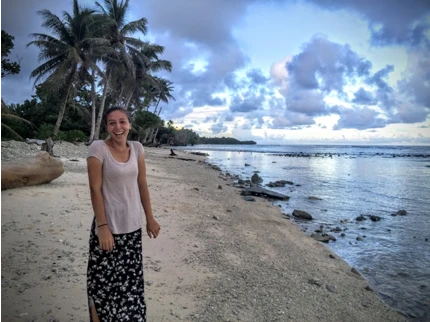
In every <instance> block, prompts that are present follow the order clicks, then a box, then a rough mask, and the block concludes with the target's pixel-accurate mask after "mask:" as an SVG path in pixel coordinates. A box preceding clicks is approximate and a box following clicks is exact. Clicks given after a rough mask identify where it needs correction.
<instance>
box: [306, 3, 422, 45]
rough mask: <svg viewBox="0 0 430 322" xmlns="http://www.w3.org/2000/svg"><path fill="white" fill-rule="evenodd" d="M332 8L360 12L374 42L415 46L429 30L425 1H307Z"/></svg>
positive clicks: (375, 43) (376, 43)
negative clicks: (367, 22) (366, 21)
mask: <svg viewBox="0 0 430 322" xmlns="http://www.w3.org/2000/svg"><path fill="white" fill-rule="evenodd" d="M310 2H313V3H315V4H317V5H319V6H321V7H323V8H328V9H331V10H340V9H350V10H354V11H356V12H358V13H360V14H362V15H363V16H364V17H365V18H367V20H368V21H369V30H370V32H371V42H372V43H373V44H374V45H381V46H385V45H391V44H408V45H411V46H415V45H418V44H420V43H422V42H425V41H426V35H425V33H426V32H427V31H428V30H429V29H430V24H429V20H428V16H429V10H430V2H429V1H428V0H415V1H413V3H411V2H409V1H401V0H400V1H392V0H380V1H356V0H345V1H331V0H310Z"/></svg>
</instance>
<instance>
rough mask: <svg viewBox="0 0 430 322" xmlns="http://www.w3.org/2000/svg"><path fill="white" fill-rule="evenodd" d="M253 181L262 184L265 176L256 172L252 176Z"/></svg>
mask: <svg viewBox="0 0 430 322" xmlns="http://www.w3.org/2000/svg"><path fill="white" fill-rule="evenodd" d="M251 182H252V183H255V184H260V183H262V182H263V178H261V177H260V176H259V175H258V174H257V173H254V174H253V175H252V177H251Z"/></svg>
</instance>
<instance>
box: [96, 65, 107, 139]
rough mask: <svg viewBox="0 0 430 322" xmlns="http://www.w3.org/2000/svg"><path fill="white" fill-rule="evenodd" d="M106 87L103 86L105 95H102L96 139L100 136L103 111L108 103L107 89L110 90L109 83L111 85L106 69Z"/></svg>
mask: <svg viewBox="0 0 430 322" xmlns="http://www.w3.org/2000/svg"><path fill="white" fill-rule="evenodd" d="M104 83H105V84H104V85H105V87H104V88H103V96H102V101H101V102H100V109H99V114H98V115H97V121H96V130H95V133H94V139H95V140H98V139H99V136H100V128H101V125H102V120H103V112H104V108H105V103H106V96H107V90H108V85H109V71H106V76H105V82H104Z"/></svg>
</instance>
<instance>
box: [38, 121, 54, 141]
mask: <svg viewBox="0 0 430 322" xmlns="http://www.w3.org/2000/svg"><path fill="white" fill-rule="evenodd" d="M52 131H54V124H48V123H44V124H42V125H41V126H40V127H39V130H38V131H37V134H36V138H37V139H39V140H46V139H47V138H50V137H52Z"/></svg>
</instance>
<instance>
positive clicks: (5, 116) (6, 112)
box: [1, 99, 34, 140]
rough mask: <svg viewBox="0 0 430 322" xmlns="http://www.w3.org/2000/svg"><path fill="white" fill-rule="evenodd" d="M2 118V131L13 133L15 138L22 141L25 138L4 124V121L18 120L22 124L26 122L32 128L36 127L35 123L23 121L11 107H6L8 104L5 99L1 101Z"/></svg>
mask: <svg viewBox="0 0 430 322" xmlns="http://www.w3.org/2000/svg"><path fill="white" fill-rule="evenodd" d="M1 118H2V122H1V127H2V129H4V130H5V131H7V132H9V133H11V134H12V135H13V136H14V137H15V138H17V139H19V140H22V139H23V138H22V137H21V135H19V134H18V133H17V132H16V131H15V130H14V129H13V128H12V127H10V126H9V125H7V124H5V123H4V122H3V120H18V121H21V122H25V123H27V124H29V125H31V126H34V125H33V123H31V122H30V121H27V120H26V119H23V118H22V117H19V116H18V115H15V114H14V113H13V112H12V111H11V110H10V109H9V107H8V106H7V105H6V103H5V102H4V101H3V99H2V100H1Z"/></svg>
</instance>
